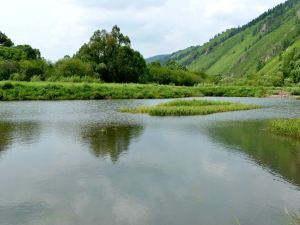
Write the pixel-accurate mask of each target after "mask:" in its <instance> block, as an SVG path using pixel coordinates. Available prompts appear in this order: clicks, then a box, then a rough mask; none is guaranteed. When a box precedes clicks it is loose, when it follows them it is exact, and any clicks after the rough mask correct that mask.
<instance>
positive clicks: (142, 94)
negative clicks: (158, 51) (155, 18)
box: [0, 80, 278, 101]
mask: <svg viewBox="0 0 300 225" xmlns="http://www.w3.org/2000/svg"><path fill="white" fill-rule="evenodd" d="M276 91H278V90H277V89H276ZM273 92H274V88H271V87H269V88H267V87H246V86H244V87H242V86H205V85H199V86H193V87H185V86H173V85H158V84H114V83H99V82H95V83H93V82H92V81H91V80H87V82H81V83H72V82H61V81H59V82H46V81H41V82H17V81H2V82H1V81H0V100H2V101H11V100H88V99H161V98H183V97H200V96H218V97H263V96H267V95H270V94H271V93H273Z"/></svg>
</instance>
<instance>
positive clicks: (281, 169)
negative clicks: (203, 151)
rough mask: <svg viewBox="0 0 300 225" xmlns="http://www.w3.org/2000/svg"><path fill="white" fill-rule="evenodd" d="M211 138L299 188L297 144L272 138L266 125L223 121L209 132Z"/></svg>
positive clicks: (285, 139) (299, 144)
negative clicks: (244, 154)
mask: <svg viewBox="0 0 300 225" xmlns="http://www.w3.org/2000/svg"><path fill="white" fill-rule="evenodd" d="M209 133H210V136H212V137H213V138H214V139H216V140H218V141H220V142H222V143H224V144H226V145H228V146H229V147H230V148H232V147H233V148H234V149H235V150H238V151H240V152H242V153H246V154H247V155H248V156H249V157H250V158H251V159H253V160H254V161H255V162H256V163H257V164H259V165H260V166H262V167H264V168H266V169H268V170H270V171H271V172H275V173H277V174H279V175H280V176H282V178H284V179H286V180H287V181H289V182H291V183H293V184H295V185H297V186H299V187H300V142H299V141H296V140H293V139H289V138H283V137H279V136H275V135H273V134H270V132H268V131H267V130H266V124H265V123H264V122H261V121H255V122H251V121H250V122H249V121H248V122H230V123H229V122H225V123H222V124H219V125H216V126H214V127H212V128H210V129H209Z"/></svg>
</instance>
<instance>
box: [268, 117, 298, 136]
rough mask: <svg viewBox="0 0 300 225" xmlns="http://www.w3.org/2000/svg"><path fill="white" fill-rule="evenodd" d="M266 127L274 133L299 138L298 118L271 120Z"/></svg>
mask: <svg viewBox="0 0 300 225" xmlns="http://www.w3.org/2000/svg"><path fill="white" fill-rule="evenodd" d="M268 128H269V130H270V131H271V132H273V133H275V134H278V135H282V136H288V137H293V138H297V139H300V119H280V120H272V121H270V122H269V123H268Z"/></svg>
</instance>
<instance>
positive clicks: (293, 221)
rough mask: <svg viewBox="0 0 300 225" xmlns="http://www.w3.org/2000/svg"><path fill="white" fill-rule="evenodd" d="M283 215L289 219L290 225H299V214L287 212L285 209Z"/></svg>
mask: <svg viewBox="0 0 300 225" xmlns="http://www.w3.org/2000/svg"><path fill="white" fill-rule="evenodd" d="M285 213H286V214H287V215H288V216H289V218H290V225H300V212H292V213H291V212H289V211H288V210H287V209H285Z"/></svg>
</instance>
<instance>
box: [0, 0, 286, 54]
mask: <svg viewBox="0 0 300 225" xmlns="http://www.w3.org/2000/svg"><path fill="white" fill-rule="evenodd" d="M281 2H284V1H283V0H184V1H183V0H26V1H25V0H0V7H1V13H0V30H1V31H3V32H5V33H6V34H7V35H8V36H9V37H10V38H11V39H12V40H13V41H14V42H15V44H25V43H26V44H30V45H32V46H33V47H35V48H39V49H40V50H41V53H42V55H43V56H44V57H45V58H46V59H51V60H57V59H59V58H62V57H63V56H64V55H67V54H69V55H73V54H74V53H75V52H76V51H77V50H78V49H79V47H80V46H81V45H82V44H83V43H85V42H87V41H88V40H89V38H90V36H91V35H92V34H93V32H94V31H95V30H97V29H107V30H110V29H111V27H112V26H113V25H115V24H117V25H118V26H120V28H121V31H122V32H123V33H124V34H126V35H128V36H129V37H130V38H131V41H132V46H133V47H134V48H135V49H137V50H139V51H140V52H141V53H142V54H143V55H144V56H145V57H149V56H153V55H157V54H163V53H171V52H174V51H177V50H180V49H183V48H186V47H189V46H191V45H199V44H202V43H204V42H206V41H208V40H209V38H211V37H212V36H214V35H215V34H216V33H218V32H221V31H223V30H225V29H227V28H231V27H236V26H238V25H243V24H245V23H247V22H249V21H250V20H251V19H253V18H255V17H257V16H258V15H260V14H261V13H262V12H264V11H266V10H267V9H269V8H271V7H274V6H276V5H277V4H279V3H281Z"/></svg>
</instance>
